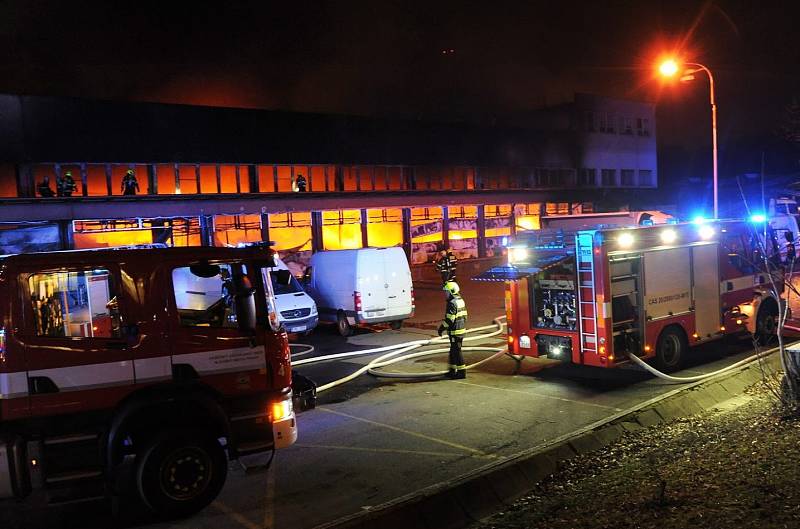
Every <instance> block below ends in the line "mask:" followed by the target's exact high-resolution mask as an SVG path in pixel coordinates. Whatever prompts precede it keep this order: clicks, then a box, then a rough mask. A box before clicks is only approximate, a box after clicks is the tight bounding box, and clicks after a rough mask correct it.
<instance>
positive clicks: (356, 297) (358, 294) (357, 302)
mask: <svg viewBox="0 0 800 529" xmlns="http://www.w3.org/2000/svg"><path fill="white" fill-rule="evenodd" d="M353 302H354V304H355V306H356V312H361V292H353Z"/></svg>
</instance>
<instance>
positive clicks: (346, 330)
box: [336, 310, 353, 337]
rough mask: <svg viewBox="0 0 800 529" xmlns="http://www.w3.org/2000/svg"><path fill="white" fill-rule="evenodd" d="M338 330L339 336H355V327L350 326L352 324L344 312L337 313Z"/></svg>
mask: <svg viewBox="0 0 800 529" xmlns="http://www.w3.org/2000/svg"><path fill="white" fill-rule="evenodd" d="M336 329H337V330H338V331H339V334H341V335H342V336H344V337H347V336H350V335H351V334H353V327H352V326H351V325H350V322H349V321H347V316H346V315H345V313H344V311H343V310H340V311H339V312H337V313H336Z"/></svg>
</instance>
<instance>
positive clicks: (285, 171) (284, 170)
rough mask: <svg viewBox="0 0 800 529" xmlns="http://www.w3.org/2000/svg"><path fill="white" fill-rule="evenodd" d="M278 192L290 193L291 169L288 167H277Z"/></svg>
mask: <svg viewBox="0 0 800 529" xmlns="http://www.w3.org/2000/svg"><path fill="white" fill-rule="evenodd" d="M278 191H279V192H281V193H291V191H292V168H291V166H289V165H279V166H278Z"/></svg>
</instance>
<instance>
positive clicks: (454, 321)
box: [442, 295, 467, 336]
mask: <svg viewBox="0 0 800 529" xmlns="http://www.w3.org/2000/svg"><path fill="white" fill-rule="evenodd" d="M442 325H443V326H444V328H445V329H447V334H449V335H450V336H460V335H462V334H465V333H466V332H467V304H466V303H464V300H463V299H462V298H461V296H459V295H455V296H452V297H450V299H448V300H447V312H445V315H444V320H442Z"/></svg>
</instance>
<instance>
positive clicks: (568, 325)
mask: <svg viewBox="0 0 800 529" xmlns="http://www.w3.org/2000/svg"><path fill="white" fill-rule="evenodd" d="M529 284H530V289H531V299H533V303H532V304H531V307H532V309H531V310H532V311H533V315H532V316H533V321H534V322H535V326H536V327H539V328H546V329H560V330H566V331H574V330H575V328H576V323H577V310H576V298H577V294H576V291H575V259H574V257H570V258H568V259H564V260H561V261H560V262H558V263H557V264H555V265H553V266H550V267H548V268H546V269H544V270H541V271H540V272H538V273H536V275H535V276H533V278H532V281H530V283H529Z"/></svg>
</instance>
